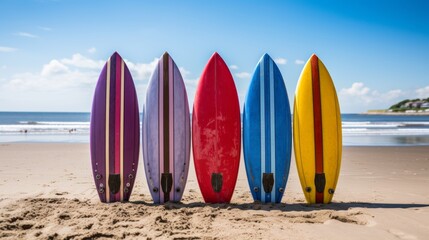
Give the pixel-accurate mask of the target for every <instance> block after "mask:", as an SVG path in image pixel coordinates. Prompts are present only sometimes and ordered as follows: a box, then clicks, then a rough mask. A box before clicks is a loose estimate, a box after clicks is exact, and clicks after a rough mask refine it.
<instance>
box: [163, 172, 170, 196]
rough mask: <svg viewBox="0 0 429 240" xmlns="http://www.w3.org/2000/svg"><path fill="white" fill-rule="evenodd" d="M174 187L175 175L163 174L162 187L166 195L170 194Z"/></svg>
mask: <svg viewBox="0 0 429 240" xmlns="http://www.w3.org/2000/svg"><path fill="white" fill-rule="evenodd" d="M172 186H173V175H172V174H171V173H163V174H162V175H161V187H162V192H163V193H164V194H169V193H170V191H171V187H172Z"/></svg>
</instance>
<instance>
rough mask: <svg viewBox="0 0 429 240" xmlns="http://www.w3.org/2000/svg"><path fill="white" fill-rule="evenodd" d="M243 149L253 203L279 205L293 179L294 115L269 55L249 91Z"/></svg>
mask: <svg viewBox="0 0 429 240" xmlns="http://www.w3.org/2000/svg"><path fill="white" fill-rule="evenodd" d="M243 149H244V150H243V151H244V162H245V165H246V173H247V179H248V182H249V186H250V190H251V192H252V196H253V199H254V200H255V201H261V202H273V203H279V202H280V201H281V199H282V197H283V192H284V190H285V187H286V182H287V179H288V176H289V167H290V158H291V151H292V129H291V113H290V107H289V98H288V95H287V92H286V86H285V84H284V81H283V77H282V75H281V73H280V70H279V68H278V67H277V65H276V64H275V63H274V61H273V60H272V59H271V57H270V56H269V55H268V54H265V55H264V56H262V58H261V60H260V61H259V63H258V65H257V66H256V69H255V72H254V74H253V77H252V81H251V83H250V86H249V89H248V91H247V95H246V100H245V103H244V112H243Z"/></svg>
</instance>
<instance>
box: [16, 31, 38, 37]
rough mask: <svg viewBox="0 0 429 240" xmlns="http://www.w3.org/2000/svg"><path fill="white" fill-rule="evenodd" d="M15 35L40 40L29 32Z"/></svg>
mask: <svg viewBox="0 0 429 240" xmlns="http://www.w3.org/2000/svg"><path fill="white" fill-rule="evenodd" d="M15 35H17V36H20V37H27V38H38V37H39V36H36V35H34V34H31V33H28V32H18V33H16V34H15Z"/></svg>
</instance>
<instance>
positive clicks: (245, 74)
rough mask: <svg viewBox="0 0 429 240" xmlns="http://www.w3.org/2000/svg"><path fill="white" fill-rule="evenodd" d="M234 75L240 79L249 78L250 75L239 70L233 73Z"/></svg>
mask: <svg viewBox="0 0 429 240" xmlns="http://www.w3.org/2000/svg"><path fill="white" fill-rule="evenodd" d="M235 76H236V77H238V78H241V79H250V77H251V75H250V73H248V72H239V73H236V74H235Z"/></svg>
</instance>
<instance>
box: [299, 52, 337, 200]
mask: <svg viewBox="0 0 429 240" xmlns="http://www.w3.org/2000/svg"><path fill="white" fill-rule="evenodd" d="M293 143H294V150H295V160H296V165H297V168H298V174H299V179H300V181H301V186H302V190H303V191H304V195H305V198H306V200H307V202H308V203H329V202H331V200H332V197H333V195H334V192H335V187H336V186H337V181H338V176H339V172H340V167H341V151H342V136H341V115H340V106H339V104H338V98H337V93H336V90H335V86H334V83H333V82H332V79H331V76H330V75H329V72H328V70H327V69H326V67H325V65H324V64H323V63H322V61H320V60H319V58H318V57H317V56H316V55H314V54H313V55H312V56H311V57H310V59H309V60H308V61H307V63H306V64H305V66H304V69H303V70H302V72H301V76H300V78H299V82H298V85H297V88H296V93H295V103H294V111H293Z"/></svg>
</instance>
